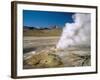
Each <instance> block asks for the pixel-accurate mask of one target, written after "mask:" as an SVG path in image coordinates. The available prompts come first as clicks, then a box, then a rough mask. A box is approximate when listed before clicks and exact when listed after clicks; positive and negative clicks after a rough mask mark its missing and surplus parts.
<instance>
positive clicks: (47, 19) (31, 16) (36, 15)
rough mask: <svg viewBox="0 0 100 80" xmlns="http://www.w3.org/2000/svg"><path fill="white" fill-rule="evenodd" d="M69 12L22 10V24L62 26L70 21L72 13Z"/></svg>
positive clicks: (30, 25)
mask: <svg viewBox="0 0 100 80" xmlns="http://www.w3.org/2000/svg"><path fill="white" fill-rule="evenodd" d="M73 14H74V13H69V12H51V11H34V10H23V26H29V27H32V26H34V27H50V26H54V25H57V26H60V27H64V25H65V23H67V22H68V23H72V22H73V20H72V15H73Z"/></svg>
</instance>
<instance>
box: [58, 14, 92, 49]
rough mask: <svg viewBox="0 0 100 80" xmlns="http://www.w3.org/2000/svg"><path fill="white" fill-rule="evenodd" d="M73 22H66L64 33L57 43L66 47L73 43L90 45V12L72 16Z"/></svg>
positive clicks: (62, 47) (61, 47) (61, 46)
mask: <svg viewBox="0 0 100 80" xmlns="http://www.w3.org/2000/svg"><path fill="white" fill-rule="evenodd" d="M72 19H73V21H74V22H73V23H66V24H65V27H64V28H63V32H62V35H61V37H60V39H59V41H58V44H57V45H56V48H58V49H65V48H68V47H69V46H73V45H87V46H90V39H91V38H90V36H91V28H90V26H91V17H90V14H89V13H76V14H74V15H73V16H72Z"/></svg>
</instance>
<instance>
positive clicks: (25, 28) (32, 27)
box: [24, 25, 60, 31]
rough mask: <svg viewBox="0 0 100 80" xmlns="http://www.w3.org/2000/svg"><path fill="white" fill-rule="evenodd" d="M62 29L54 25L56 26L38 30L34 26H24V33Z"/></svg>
mask: <svg viewBox="0 0 100 80" xmlns="http://www.w3.org/2000/svg"><path fill="white" fill-rule="evenodd" d="M59 28H60V27H58V26H56V25H54V26H49V27H41V28H36V27H34V26H24V31H27V30H50V29H59Z"/></svg>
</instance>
